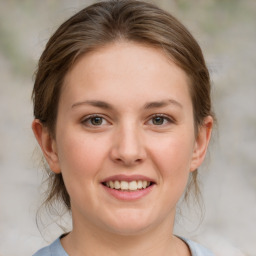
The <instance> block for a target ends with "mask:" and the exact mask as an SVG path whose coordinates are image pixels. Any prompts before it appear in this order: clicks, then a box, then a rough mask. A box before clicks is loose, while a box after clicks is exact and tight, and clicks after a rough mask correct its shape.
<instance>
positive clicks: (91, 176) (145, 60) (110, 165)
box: [32, 42, 213, 256]
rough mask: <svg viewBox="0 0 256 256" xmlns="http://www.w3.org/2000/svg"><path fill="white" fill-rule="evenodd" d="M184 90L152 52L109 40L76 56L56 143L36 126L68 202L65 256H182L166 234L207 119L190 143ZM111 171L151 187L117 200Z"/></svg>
mask: <svg viewBox="0 0 256 256" xmlns="http://www.w3.org/2000/svg"><path fill="white" fill-rule="evenodd" d="M188 86H189V80H188V77H187V75H186V73H185V72H184V71H183V70H182V69H180V68H179V67H178V66H177V65H175V64H174V63H173V62H172V61H171V60H170V59H168V58H167V57H166V56H165V55H164V54H163V53H162V52H161V51H160V50H159V49H154V48H152V47H148V46H145V45H140V44H136V43H131V42H116V43H113V44H110V45H107V46H105V47H102V48H100V49H98V50H97V51H94V52H92V53H89V54H87V55H85V56H83V57H81V58H80V59H79V60H78V61H77V63H76V64H75V65H74V66H73V68H72V69H71V70H70V71H69V72H68V74H67V75H66V77H65V82H64V85H63V88H62V93H61V97H60V102H59V107H58V117H57V122H56V136H55V138H52V137H51V136H50V133H49V132H48V130H47V128H46V127H43V126H42V124H41V123H40V121H39V120H34V122H33V125H32V127H33V131H34V133H35V136H36V138H37V140H38V142H39V144H40V146H41V148H42V151H43V153H44V155H45V157H46V159H47V161H48V164H49V166H50V168H51V170H52V171H53V172H55V173H60V172H61V173H62V175H63V179H64V182H65V185H66V188H67V190H68V193H69V195H70V198H71V209H72V216H73V230H72V231H71V232H70V233H69V234H68V235H67V236H65V237H64V238H63V239H62V240H61V242H62V245H63V247H64V248H65V250H66V251H67V252H68V253H69V255H72V256H73V255H106V254H107V255H132V254H133V253H134V254H135V253H136V254H141V255H145V254H146V255H184V256H185V255H190V252H189V249H188V247H187V246H186V245H185V243H183V242H182V241H181V240H180V239H178V238H177V237H175V236H172V235H171V234H172V230H173V225H174V218H175V207H176V203H177V202H178V200H179V199H180V197H181V196H182V193H183V192H184V190H185V187H186V184H187V180H188V177H189V174H190V172H193V171H194V170H195V169H197V168H198V167H199V166H200V164H201V163H202V161H203V159H204V157H205V153H206V149H207V146H208V142H209V140H210V135H211V129H212V123H213V121H212V118H211V117H210V116H209V117H207V118H205V120H204V124H203V125H202V126H201V127H199V131H198V134H197V137H195V132H194V120H193V108H192V101H191V97H190V94H189V87H188ZM99 102H100V103H99ZM91 115H94V116H93V117H92V116H91ZM95 115H97V117H99V118H98V119H97V118H95ZM118 174H124V175H127V176H130V175H135V174H136V175H144V176H146V177H148V178H149V179H150V180H153V181H154V185H153V186H152V189H151V191H150V192H149V193H148V194H147V195H145V196H143V197H141V198H139V199H137V200H131V201H129V200H120V199H117V198H115V197H113V196H112V195H110V194H109V193H107V192H106V190H105V188H104V186H103V185H102V181H103V180H104V179H106V178H108V177H109V176H112V175H118Z"/></svg>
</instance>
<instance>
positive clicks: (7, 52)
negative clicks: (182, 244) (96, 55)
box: [0, 0, 256, 256]
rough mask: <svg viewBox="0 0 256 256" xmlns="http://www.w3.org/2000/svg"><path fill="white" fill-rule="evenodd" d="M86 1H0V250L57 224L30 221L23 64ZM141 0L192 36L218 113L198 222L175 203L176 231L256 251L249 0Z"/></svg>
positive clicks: (21, 255)
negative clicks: (208, 76) (179, 213)
mask: <svg viewBox="0 0 256 256" xmlns="http://www.w3.org/2000/svg"><path fill="white" fill-rule="evenodd" d="M93 2H95V1H79V0H72V1H71V0H45V1H39V0H10V1H7V0H0V256H25V255H32V253H33V252H35V251H36V250H37V249H39V248H40V247H42V246H43V245H46V244H47V243H49V242H51V241H53V240H54V239H55V238H56V237H57V236H59V235H60V234H61V233H62V231H61V230H60V228H58V227H57V225H55V224H54V223H50V221H49V220H48V222H47V223H48V226H47V227H45V229H42V228H41V233H40V232H39V230H38V228H37V225H36V212H37V209H38V208H39V206H40V204H41V198H42V197H41V194H40V193H41V189H40V184H41V181H42V171H41V169H40V168H39V163H38V162H39V159H40V157H39V156H38V153H37V152H36V151H35V148H36V142H35V139H34V138H33V134H32V131H31V128H30V127H31V122H32V119H33V114H32V103H31V99H30V97H31V91H32V87H33V72H34V71H35V68H36V64H37V61H38V58H39V57H40V54H41V52H42V50H43V49H44V46H45V44H46V42H47V40H48V38H49V36H50V35H51V34H52V33H53V32H54V31H55V30H56V29H57V27H58V26H59V25H60V24H61V23H62V22H63V21H64V20H65V19H66V18H68V17H70V16H71V15H73V14H74V13H75V12H77V11H78V10H80V9H81V8H83V7H85V6H87V5H89V4H91V3H93ZM151 2H155V3H157V4H158V5H159V6H160V7H162V8H164V9H166V10H168V11H170V12H171V13H172V14H173V15H174V16H176V17H177V18H179V19H180V20H181V21H182V22H183V23H184V24H185V25H186V26H187V27H188V28H189V30H190V31H191V32H192V34H193V35H194V36H195V37H196V39H197V40H198V41H199V43H200V45H201V47H202V49H203V52H204V54H205V58H206V61H207V65H208V67H209V69H210V72H211V79H212V86H213V89H212V93H213V101H214V109H215V112H216V115H217V118H218V127H217V129H216V131H215V134H214V139H213V141H212V145H211V148H210V154H209V156H208V159H207V161H206V164H204V166H203V167H202V168H201V169H200V176H201V187H202V192H203V198H204V204H205V209H206V210H205V216H204V220H203V221H202V223H200V225H198V224H199V221H198V220H195V219H196V218H197V217H196V216H197V215H195V214H193V213H190V211H189V210H186V209H185V210H184V211H183V212H182V215H183V217H181V216H179V217H178V218H177V226H176V232H177V233H178V234H182V235H185V236H187V237H189V238H192V239H194V240H196V241H199V242H200V243H202V244H203V245H205V246H207V247H209V248H211V249H212V250H213V251H214V252H215V253H216V256H218V255H223V256H247V255H249V256H256V170H255V169H256V114H255V112H256V72H255V68H256V1H254V0H194V1H189V0H159V1H151ZM185 208H186V207H185ZM46 219H47V217H46ZM52 222H54V221H52Z"/></svg>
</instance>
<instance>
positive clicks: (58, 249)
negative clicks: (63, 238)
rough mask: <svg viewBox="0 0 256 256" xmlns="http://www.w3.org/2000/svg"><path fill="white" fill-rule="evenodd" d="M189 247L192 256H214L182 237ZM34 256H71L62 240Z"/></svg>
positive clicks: (56, 241)
mask: <svg viewBox="0 0 256 256" xmlns="http://www.w3.org/2000/svg"><path fill="white" fill-rule="evenodd" d="M180 238H181V239H182V240H183V241H184V242H185V243H186V244H187V245H188V247H189V249H190V251H191V255H192V256H214V255H213V253H212V252H210V251H209V250H208V249H206V248H204V247H203V246H201V245H200V244H197V243H195V242H193V241H191V240H188V239H186V238H183V237H180ZM33 256H69V255H68V254H67V253H66V251H65V250H64V248H63V247H62V245H61V243H60V238H58V239H57V240H55V241H54V242H53V243H52V244H50V245H49V246H47V247H44V248H42V249H41V250H39V251H38V252H36V253H35V254H33Z"/></svg>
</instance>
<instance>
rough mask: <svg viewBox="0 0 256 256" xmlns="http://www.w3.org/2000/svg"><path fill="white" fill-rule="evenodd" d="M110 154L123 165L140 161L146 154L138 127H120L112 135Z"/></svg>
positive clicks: (135, 163)
mask: <svg viewBox="0 0 256 256" xmlns="http://www.w3.org/2000/svg"><path fill="white" fill-rule="evenodd" d="M110 156H111V159H112V160H113V161H114V162H116V163H119V164H122V165H125V166H133V165H137V164H139V163H142V162H143V161H144V160H145V159H146V156H147V154H146V149H145V145H144V140H143V136H142V133H141V131H140V129H139V128H138V127H136V126H135V125H129V126H126V127H120V128H119V129H118V131H117V132H116V133H115V135H114V139H113V144H112V148H111V153H110Z"/></svg>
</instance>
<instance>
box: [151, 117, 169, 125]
mask: <svg viewBox="0 0 256 256" xmlns="http://www.w3.org/2000/svg"><path fill="white" fill-rule="evenodd" d="M165 119H166V118H164V117H162V116H156V117H153V118H152V123H153V124H154V125H162V124H163V123H164V121H165Z"/></svg>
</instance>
